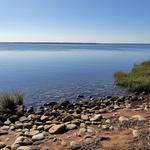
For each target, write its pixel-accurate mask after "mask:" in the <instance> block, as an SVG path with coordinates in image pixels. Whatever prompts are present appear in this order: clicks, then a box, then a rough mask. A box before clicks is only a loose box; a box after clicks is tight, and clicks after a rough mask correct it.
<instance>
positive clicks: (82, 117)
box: [81, 114, 89, 121]
mask: <svg viewBox="0 0 150 150" xmlns="http://www.w3.org/2000/svg"><path fill="white" fill-rule="evenodd" d="M81 119H82V120H85V121H88V120H89V116H88V115H84V114H82V115H81Z"/></svg>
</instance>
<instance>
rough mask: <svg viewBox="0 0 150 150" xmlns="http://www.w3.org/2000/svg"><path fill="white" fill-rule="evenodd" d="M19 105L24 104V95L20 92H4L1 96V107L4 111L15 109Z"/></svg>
mask: <svg viewBox="0 0 150 150" xmlns="http://www.w3.org/2000/svg"><path fill="white" fill-rule="evenodd" d="M17 105H23V95H22V94H21V93H20V92H16V93H15V94H14V95H12V94H8V93H5V94H2V95H1V96H0V108H1V110H2V111H8V110H9V111H13V112H14V111H15V110H16V106H17Z"/></svg>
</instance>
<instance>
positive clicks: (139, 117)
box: [131, 115, 146, 121]
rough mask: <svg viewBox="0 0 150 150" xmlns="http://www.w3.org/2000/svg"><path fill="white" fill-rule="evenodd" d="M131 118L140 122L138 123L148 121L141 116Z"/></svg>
mask: <svg viewBox="0 0 150 150" xmlns="http://www.w3.org/2000/svg"><path fill="white" fill-rule="evenodd" d="M131 118H132V119H136V120H138V121H145V120H146V118H145V117H143V116H141V115H134V116H132V117H131Z"/></svg>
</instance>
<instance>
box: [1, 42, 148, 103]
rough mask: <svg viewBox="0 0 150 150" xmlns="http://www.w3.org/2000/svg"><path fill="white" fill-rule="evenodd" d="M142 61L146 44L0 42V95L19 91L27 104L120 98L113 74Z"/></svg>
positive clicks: (121, 91)
mask: <svg viewBox="0 0 150 150" xmlns="http://www.w3.org/2000/svg"><path fill="white" fill-rule="evenodd" d="M148 59H150V45H148V44H147V45H146V44H56V43H55V44H54V43H53V44H48V43H47V44H35V43H30V44H29V43H28V44H27V43H26V44H25V43H24V44H23V43H22V44H17V43H16V44H10V43H1V44H0V91H1V92H8V91H10V92H13V91H16V90H20V91H22V92H23V94H24V97H25V104H27V105H35V104H39V103H44V102H45V101H51V100H56V101H58V100H62V99H68V100H75V99H76V98H77V96H78V95H79V94H82V95H85V96H86V97H89V96H104V95H122V94H124V92H125V91H124V90H123V89H120V88H116V87H115V85H114V78H113V73H114V72H115V71H118V70H119V71H130V70H131V69H132V67H133V64H135V63H140V62H142V61H144V60H148Z"/></svg>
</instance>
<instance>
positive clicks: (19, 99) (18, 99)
mask: <svg viewBox="0 0 150 150" xmlns="http://www.w3.org/2000/svg"><path fill="white" fill-rule="evenodd" d="M14 100H15V104H16V105H23V95H22V94H21V92H19V91H17V92H16V93H15V95H14Z"/></svg>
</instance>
